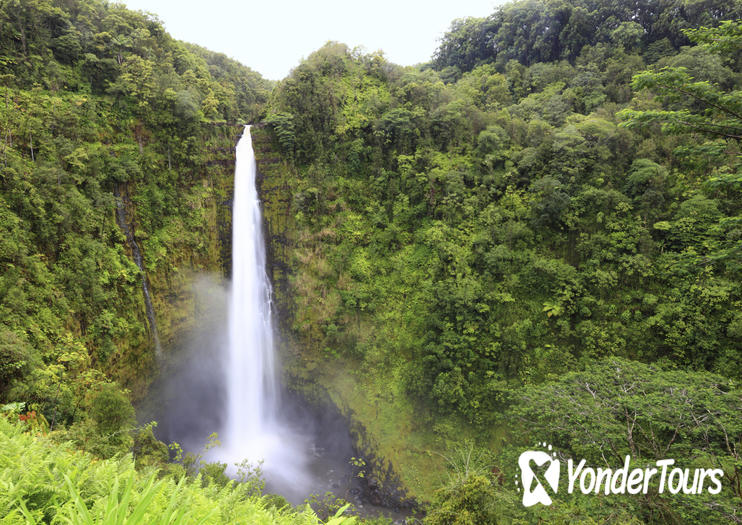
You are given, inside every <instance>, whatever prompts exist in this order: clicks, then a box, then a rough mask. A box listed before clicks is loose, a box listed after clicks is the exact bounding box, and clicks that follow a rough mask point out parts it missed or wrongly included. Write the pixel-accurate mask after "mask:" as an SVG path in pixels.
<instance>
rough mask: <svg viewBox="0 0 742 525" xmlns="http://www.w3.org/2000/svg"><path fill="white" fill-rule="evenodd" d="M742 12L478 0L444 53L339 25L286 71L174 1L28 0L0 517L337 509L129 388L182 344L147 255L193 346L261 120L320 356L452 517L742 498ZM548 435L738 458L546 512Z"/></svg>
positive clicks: (707, 462) (3, 56) (6, 48)
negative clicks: (175, 23)
mask: <svg viewBox="0 0 742 525" xmlns="http://www.w3.org/2000/svg"><path fill="white" fill-rule="evenodd" d="M740 18H742V4H741V3H740V2H739V1H738V0H704V1H701V2H686V1H680V0H667V1H662V2H649V1H647V2H625V1H622V0H616V1H613V2H609V1H603V2H592V1H591V2H588V1H577V2H562V1H556V0H528V1H519V2H514V3H510V4H507V5H506V6H504V7H502V8H499V9H497V10H496V11H495V13H494V14H493V15H492V16H490V17H488V18H486V19H467V20H460V21H456V22H454V23H453V25H452V27H451V30H450V32H449V33H448V34H447V35H446V36H445V38H444V39H443V41H442V43H441V46H440V48H439V49H438V50H437V52H436V53H435V55H434V57H433V59H432V61H431V62H430V63H429V64H427V65H424V66H423V67H418V68H415V67H399V66H396V65H394V64H391V63H389V62H387V61H386V60H385V59H384V57H383V56H382V55H380V54H370V55H368V54H363V53H361V52H358V51H355V50H349V49H348V48H347V47H346V46H344V45H343V44H339V43H328V44H327V45H326V46H324V47H323V48H322V49H320V50H318V51H317V52H315V53H314V54H312V55H311V56H310V57H309V58H308V59H307V60H305V61H304V62H303V63H302V64H300V65H299V66H298V67H297V68H296V69H295V70H293V72H292V73H291V75H290V76H289V77H288V78H286V79H284V80H283V81H282V82H280V83H278V84H277V85H276V86H272V85H270V84H269V83H267V82H266V81H264V80H263V79H261V77H260V76H259V75H258V74H257V73H255V72H253V71H251V70H249V69H247V68H245V67H244V66H242V65H240V64H238V63H236V62H234V61H231V60H229V59H227V58H226V57H224V56H222V55H218V54H215V53H211V52H209V51H207V50H204V49H201V48H199V47H197V46H193V45H190V44H184V43H182V42H178V41H176V40H174V39H172V38H171V37H170V36H169V35H167V33H166V32H165V31H164V30H163V28H162V25H161V24H160V23H159V22H158V21H157V20H156V19H155V18H153V17H152V16H150V15H145V14H142V13H135V12H131V11H128V10H126V9H124V8H123V7H121V6H118V5H111V4H108V3H105V2H103V1H99V0H65V1H63V2H52V1H51V0H0V140H1V141H2V146H1V147H2V151H1V152H0V162H2V168H1V170H2V171H1V175H0V262H1V263H2V267H1V270H0V402H2V403H11V402H20V403H23V405H22V406H23V413H22V414H15V415H12V413H13V410H16V409H18V408H19V407H21V405H6V407H5V408H6V409H7V410H9V411H10V412H9V413H11V418H12V419H14V420H15V419H21V420H22V423H18V422H15V421H14V422H13V423H9V422H8V421H6V420H5V419H3V418H0V441H1V442H2V443H1V444H2V446H1V447H0V450H2V453H0V488H1V489H2V490H0V513H2V514H4V516H3V517H5V519H6V520H8V522H9V523H14V522H19V523H23V522H29V523H35V522H44V523H62V522H72V523H89V522H105V523H108V522H111V523H119V522H124V519H126V520H128V521H126V522H127V523H128V522H135V521H136V519H139V520H140V521H141V522H144V523H152V522H159V521H162V522H163V523H165V522H167V523H171V522H172V523H175V522H177V521H175V520H178V519H180V520H182V522H197V521H198V520H199V519H201V518H205V519H206V520H207V521H206V522H209V521H208V520H212V521H213V522H215V523H216V522H218V523H228V522H230V521H229V520H231V519H234V517H235V516H237V515H238V514H244V516H254V518H253V521H254V522H261V520H262V521H263V522H266V523H267V522H271V523H273V522H276V523H283V522H286V523H295V522H298V523H303V522H307V523H316V522H317V518H316V516H313V515H312V514H311V512H310V511H297V510H295V509H288V508H287V509H284V510H278V509H277V507H280V505H278V504H277V503H276V502H277V501H278V500H276V499H265V498H263V499H260V496H259V491H256V489H255V485H254V483H245V484H241V485H235V484H228V483H227V480H226V479H225V477H224V475H223V466H220V465H216V466H204V468H203V470H202V474H201V477H200V478H197V477H196V470H197V469H196V468H195V467H196V466H198V465H199V463H198V460H197V458H193V457H189V458H186V459H185V470H184V467H181V466H179V465H177V464H169V463H167V461H168V451H167V449H166V448H164V447H165V445H164V444H162V443H159V442H158V441H157V440H156V439H155V438H154V435H153V434H152V428H151V427H145V428H143V429H142V428H139V429H137V428H135V421H134V413H133V409H132V406H131V403H130V401H131V399H132V398H133V397H134V398H135V397H138V396H141V395H143V394H144V392H145V390H146V385H147V383H148V381H149V379H150V378H151V377H152V369H153V364H154V348H153V344H152V334H151V333H150V332H151V330H152V329H151V328H150V327H149V325H148V321H147V317H146V312H145V306H144V299H143V295H142V288H141V287H142V282H143V281H142V280H143V279H145V281H144V282H147V283H149V285H150V287H151V289H152V296H153V303H154V311H155V314H156V318H157V319H156V320H157V327H158V329H159V330H160V336H161V339H162V340H163V342H164V344H165V345H166V346H167V345H168V344H169V343H172V342H173V341H174V340H175V339H176V338H177V337H178V334H179V333H181V332H182V331H183V328H184V327H185V326H187V325H188V319H189V311H190V310H189V305H190V303H189V302H188V298H187V294H185V292H184V290H185V289H186V288H187V287H188V283H189V282H190V281H189V275H191V274H192V273H193V272H196V271H200V270H212V271H215V270H216V271H218V270H220V269H222V268H224V267H228V264H229V261H228V256H226V255H225V249H224V248H225V243H223V242H220V240H219V237H220V236H222V237H224V231H225V230H226V231H229V226H228V211H225V210H224V205H223V203H224V202H225V201H228V192H229V187H230V186H231V172H232V166H231V159H232V157H231V147H232V146H233V144H234V139H235V137H236V134H237V133H238V131H237V129H234V128H232V127H230V125H231V124H235V123H240V122H248V121H253V122H255V121H258V120H261V119H262V120H263V121H264V123H265V125H266V127H265V128H264V129H257V130H256V141H258V142H260V140H262V139H261V137H263V138H266V135H269V138H267V140H269V141H272V146H271V145H268V146H265V148H264V149H263V150H260V151H259V160H261V158H260V157H261V154H262V155H263V157H264V158H263V159H262V160H261V168H262V169H264V174H265V175H266V176H265V177H264V180H263V182H262V184H263V190H264V200H265V203H266V220H267V222H268V229H269V231H270V232H271V233H272V234H273V235H272V238H271V243H272V246H271V248H272V249H271V252H272V259H273V269H274V279H275V281H276V292H277V302H278V306H279V308H280V310H281V313H282V315H283V319H282V321H283V323H284V325H285V326H284V328H285V329H286V336H287V337H286V338H285V341H286V342H287V344H289V346H290V348H289V350H291V351H292V352H295V354H291V355H295V357H296V359H294V360H293V361H292V362H291V363H289V370H290V372H291V375H292V376H293V378H294V379H293V381H294V383H295V386H300V387H303V386H306V384H307V383H310V384H311V383H315V384H316V383H320V384H321V385H323V386H324V387H326V388H327V389H328V390H329V392H330V395H331V397H332V398H333V399H334V400H335V401H336V402H337V403H338V405H340V406H341V407H343V408H344V409H347V411H348V412H349V413H350V412H352V413H353V415H354V417H355V418H356V420H357V421H358V423H359V424H361V425H363V427H364V428H365V430H366V431H367V436H366V439H367V444H369V445H370V447H372V448H375V449H376V450H377V451H378V452H379V454H380V455H381V456H383V457H385V458H387V459H388V460H389V461H390V462H391V465H392V467H393V468H394V469H395V470H396V471H397V473H398V474H399V476H400V479H401V481H403V482H404V483H405V484H406V485H407V487H408V488H409V489H410V492H411V494H412V495H414V496H417V497H418V498H419V499H420V501H422V502H423V503H427V504H429V505H428V516H427V518H426V519H427V521H428V522H429V523H431V524H448V523H472V524H481V523H494V522H498V521H504V522H513V523H531V522H534V521H537V520H539V519H540V520H544V521H582V522H586V523H592V522H605V521H614V522H624V523H639V522H647V523H658V522H676V523H681V522H701V521H704V522H721V523H726V522H730V521H734V520H737V521H738V520H739V519H740V516H739V508H740V502H741V501H742V499H741V498H742V493H741V492H740V480H741V479H742V458H740V447H742V426H741V425H740V414H742V397H741V396H742V393H741V392H740V389H739V388H740V387H739V381H740V380H741V379H742V157H740V141H741V140H742V87H741V86H742V23H740ZM263 161H264V162H263ZM268 161H270V162H268ZM134 243H136V245H137V246H138V248H139V249H140V250H141V254H142V259H143V262H142V268H140V267H139V266H138V265H137V264H136V263H135V257H134V256H133V254H132V249H133V244H134ZM227 253H228V251H227ZM289 336H290V337H289ZM629 422H630V423H629ZM21 429H25V430H27V431H28V432H31V433H33V434H40V433H49V432H50V431H51V432H50V433H51V437H33V436H32V435H31V434H29V433H28V432H27V433H23V432H22V431H21ZM52 440H53V441H52ZM535 441H539V442H548V443H550V444H552V445H553V446H554V447H555V449H556V450H557V451H559V454H561V456H562V457H563V458H567V457H572V458H583V457H584V458H586V459H588V460H589V461H591V462H592V463H593V464H595V465H598V464H600V465H608V466H617V465H620V463H621V458H622V457H623V456H624V455H625V454H631V455H632V457H633V458H634V461H637V462H639V461H647V460H650V461H651V460H656V459H661V458H664V457H673V458H675V459H676V461H678V463H679V464H682V465H683V466H685V467H688V468H691V467H709V468H710V467H714V468H722V469H723V470H724V472H725V476H724V483H723V490H722V493H721V494H720V495H719V496H716V497H711V496H710V495H704V496H702V497H697V496H681V495H675V496H671V495H668V494H658V493H657V492H656V490H655V491H654V492H652V491H650V493H649V494H648V495H646V496H642V497H628V496H626V497H623V496H622V497H605V498H604V497H595V498H586V497H576V496H575V497H567V496H566V495H560V497H559V498H557V499H556V501H555V503H554V505H552V506H551V507H548V508H543V507H536V508H535V510H534V509H524V508H522V506H520V503H519V497H520V495H519V494H518V493H517V492H516V490H515V489H514V487H515V485H514V483H513V481H514V480H513V475H514V473H515V459H516V458H517V455H518V454H519V452H520V451H522V450H523V447H524V446H527V445H532V444H533V442H535ZM69 442H71V443H73V444H74V445H69V444H65V445H58V443H69ZM52 443H54V445H53V446H52ZM72 446H74V447H76V448H77V449H82V450H83V451H84V452H73V449H72V448H71V447H72ZM129 451H133V453H134V458H135V459H132V458H131V457H129V456H127V454H128V453H129ZM93 457H95V458H107V459H101V460H97V459H95V460H93V459H92V458H93ZM181 459H183V458H181ZM135 465H136V467H137V469H138V470H137V469H135V468H134V467H135ZM447 466H448V467H449V472H448V475H446V467H447ZM158 469H159V470H158ZM186 471H187V474H188V476H187V477H186V478H183V477H182V476H183V475H184V474H185V473H186ZM374 474H377V473H374ZM65 476H66V477H65ZM384 481H385V480H383V479H382V480H381V483H382V484H383V483H384ZM183 502H188V504H187V505H186V504H184V503H183ZM271 502H272V503H271ZM302 512H303V513H302ZM129 514H130V515H129ZM244 516H243V517H244ZM323 517H324V516H323ZM14 520H15V521H14ZM106 520H108V521H106ZM157 520H159V521H157ZM302 520H303V521H302Z"/></svg>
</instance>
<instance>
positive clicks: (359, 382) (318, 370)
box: [252, 126, 440, 508]
mask: <svg viewBox="0 0 742 525" xmlns="http://www.w3.org/2000/svg"><path fill="white" fill-rule="evenodd" d="M252 137H253V145H254V148H255V156H256V160H257V164H258V190H259V193H260V197H261V200H262V202H263V217H264V224H265V228H266V242H267V244H268V246H267V250H268V266H269V272H270V277H271V280H272V283H273V296H274V303H275V307H276V309H277V313H278V323H279V330H280V334H281V337H280V338H279V351H280V354H281V359H282V369H283V374H284V378H283V380H284V383H285V384H286V385H287V386H288V388H290V389H291V390H294V391H296V392H298V393H299V394H300V395H301V396H302V397H304V398H305V399H306V400H308V401H309V402H310V403H313V404H314V405H316V406H320V407H321V406H325V407H327V405H328V404H331V405H332V410H335V409H337V410H339V411H340V413H341V414H342V415H343V416H344V417H345V419H346V421H347V423H348V427H349V430H350V433H351V436H352V437H353V440H354V444H355V449H356V454H357V456H358V457H360V458H362V459H363V468H362V470H364V471H365V475H364V480H365V482H366V487H365V491H366V498H367V499H368V500H369V501H371V502H373V503H376V504H382V505H385V506H389V507H397V506H403V507H408V508H416V506H417V503H416V501H415V500H416V499H428V498H429V497H430V495H431V494H432V490H430V486H432V485H431V484H430V479H432V477H426V475H425V474H426V473H428V474H429V473H431V472H436V471H438V469H439V468H440V465H439V464H438V462H437V461H434V460H431V457H430V454H428V453H427V452H424V451H423V450H414V449H413V448H410V447H408V445H409V443H408V442H406V440H408V439H410V435H411V432H410V427H411V426H412V425H411V424H410V419H411V418H414V417H415V416H414V413H412V412H411V411H409V410H406V408H405V409H403V410H400V406H399V404H398V403H394V402H388V399H387V398H388V395H389V392H382V391H383V390H384V386H383V385H379V384H374V383H373V381H372V380H370V379H369V378H368V377H366V376H364V375H363V374H362V373H361V372H360V370H357V369H356V364H355V363H352V362H348V361H346V360H342V359H338V358H335V357H333V356H328V355H325V353H324V352H326V350H325V349H323V348H320V345H319V343H318V342H317V340H316V339H313V337H312V333H313V330H312V329H311V328H309V329H307V323H308V321H307V319H306V315H304V316H303V317H302V315H298V310H299V309H304V310H303V311H304V314H306V309H307V306H306V305H304V304H302V303H301V301H302V299H303V298H302V297H301V290H300V287H301V285H300V283H299V282H298V279H299V278H298V277H297V269H298V268H299V267H300V265H301V258H302V257H304V256H305V254H304V249H305V248H306V246H307V245H311V244H312V243H314V242H321V239H320V240H318V239H306V238H304V237H302V233H301V231H300V229H299V228H298V226H297V222H296V219H295V215H294V213H296V212H295V209H294V206H292V202H293V199H294V194H295V187H296V181H297V178H298V176H299V174H298V173H297V172H296V168H295V167H294V166H293V164H292V163H290V162H288V161H287V160H286V159H285V158H283V157H282V155H281V154H280V153H279V151H280V148H279V146H278V144H277V143H276V142H275V141H274V137H273V136H272V134H271V133H270V131H269V130H268V129H267V128H265V127H262V126H257V127H253V128H252ZM328 295H329V292H328ZM314 307H316V308H320V309H321V308H322V307H323V306H322V305H314V306H310V307H309V309H310V310H311V309H312V308H314ZM300 317H301V319H300ZM386 387H389V385H388V384H387V385H386ZM392 397H393V395H392ZM399 399H402V396H399ZM415 437H416V436H414V435H413V439H414V438H415ZM418 443H419V444H422V445H423V446H424V448H428V445H430V448H432V444H429V443H420V442H418ZM421 460H422V461H423V463H421ZM429 485H430V486H429Z"/></svg>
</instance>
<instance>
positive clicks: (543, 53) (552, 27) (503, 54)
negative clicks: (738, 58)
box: [433, 0, 742, 80]
mask: <svg viewBox="0 0 742 525" xmlns="http://www.w3.org/2000/svg"><path fill="white" fill-rule="evenodd" d="M741 9H742V8H741V7H740V5H739V2H735V1H731V2H730V1H723V0H716V1H705V2H700V3H696V4H689V3H687V2H682V1H680V0H673V1H668V2H663V3H662V4H661V5H657V4H656V3H655V2H651V1H641V2H629V1H623V0H616V1H611V2H608V1H603V2H596V1H592V0H580V1H572V2H564V1H561V0H536V1H513V2H510V3H508V4H505V5H504V6H502V7H500V8H498V9H497V10H496V11H495V12H494V13H493V14H492V15H490V16H489V17H487V18H469V19H465V20H456V21H454V23H453V24H452V25H451V28H450V30H449V31H448V33H446V35H445V36H444V38H443V41H442V42H441V45H440V47H439V48H438V50H437V51H436V54H435V57H434V59H433V65H434V67H435V68H436V69H439V70H441V71H442V73H443V74H444V75H445V76H446V77H449V78H451V77H452V75H453V79H454V80H457V79H458V77H457V75H456V74H455V73H453V72H454V71H455V72H457V73H458V72H461V71H464V72H466V71H471V70H472V69H473V68H474V67H476V66H478V65H480V64H483V63H491V62H494V63H496V64H498V65H499V66H504V65H505V64H506V63H507V62H508V61H509V60H517V61H518V62H520V63H521V64H525V65H531V64H534V63H538V62H554V61H557V60H560V59H568V60H570V61H574V60H575V59H577V58H578V57H580V55H581V54H583V53H584V51H585V50H586V49H590V48H592V47H598V46H604V45H611V46H615V48H616V51H619V52H621V51H628V52H636V51H639V52H641V51H643V50H647V51H649V50H652V48H653V46H654V47H655V48H656V47H657V46H656V45H655V44H661V45H664V46H665V47H669V48H670V49H672V48H674V49H675V50H677V49H679V48H680V46H682V45H686V44H687V42H688V39H687V36H686V34H685V33H684V31H683V30H685V29H688V28H696V27H699V26H702V25H709V26H713V25H717V24H719V22H721V21H723V20H728V19H733V18H740V16H742V11H741ZM728 24H729V23H728ZM722 28H723V29H722V31H723V32H724V35H725V36H726V35H734V27H732V26H729V25H726V26H722ZM720 45H721V46H722V47H726V46H727V44H726V43H721V44H720Z"/></svg>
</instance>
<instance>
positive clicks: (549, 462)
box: [518, 443, 560, 507]
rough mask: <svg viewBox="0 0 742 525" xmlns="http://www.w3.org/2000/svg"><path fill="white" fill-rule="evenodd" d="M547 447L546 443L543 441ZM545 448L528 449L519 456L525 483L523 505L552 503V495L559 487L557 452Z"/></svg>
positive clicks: (522, 478) (519, 464)
mask: <svg viewBox="0 0 742 525" xmlns="http://www.w3.org/2000/svg"><path fill="white" fill-rule="evenodd" d="M541 445H543V446H544V447H546V446H547V445H546V443H542V444H541ZM548 450H549V452H545V451H543V450H527V451H525V452H523V453H522V454H521V455H520V457H519V458H518V466H519V467H520V479H521V482H522V483H523V506H524V507H531V506H533V505H535V504H536V503H541V504H542V505H551V502H552V499H551V498H552V496H553V495H554V494H556V493H557V490H558V489H559V470H560V465H559V460H558V459H556V453H554V452H551V445H548Z"/></svg>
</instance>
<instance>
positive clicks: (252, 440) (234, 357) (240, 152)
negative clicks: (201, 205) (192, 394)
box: [209, 126, 307, 487]
mask: <svg viewBox="0 0 742 525" xmlns="http://www.w3.org/2000/svg"><path fill="white" fill-rule="evenodd" d="M236 156H237V158H236V166H235V175H234V197H233V201H232V288H231V292H230V297H229V311H228V345H227V351H226V359H225V361H226V362H225V364H226V367H225V380H226V392H227V403H226V405H227V406H226V418H225V419H226V420H225V422H224V425H223V428H222V431H221V433H220V438H221V442H222V447H220V448H219V449H218V450H214V453H213V454H209V456H210V459H215V460H219V461H226V462H227V463H229V464H231V465H230V467H229V468H228V472H230V473H233V474H234V473H235V469H234V468H233V465H235V464H238V463H240V462H242V461H244V460H248V461H249V462H250V463H253V464H255V463H257V462H259V461H263V462H264V463H263V466H262V469H263V471H264V473H265V475H266V481H268V482H269V483H270V482H273V484H275V485H276V486H283V487H287V486H291V485H295V484H306V483H307V478H306V472H305V466H306V454H305V451H304V450H305V449H306V443H304V442H303V440H302V437H301V436H299V435H297V434H296V433H295V432H294V431H293V430H291V429H289V428H288V427H287V425H286V424H284V423H283V422H282V421H281V420H280V418H279V417H278V413H277V409H278V402H279V399H278V397H279V390H278V381H277V374H276V364H275V357H274V345H273V325H272V320H271V285H270V280H269V279H268V275H267V273H266V257H265V241H264V239H263V229H262V217H261V213H260V199H259V197H258V191H257V187H256V185H255V177H256V173H257V167H256V163H255V153H254V151H253V147H252V137H251V135H250V126H245V130H244V132H243V134H242V138H240V141H239V142H238V143H237V149H236Z"/></svg>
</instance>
